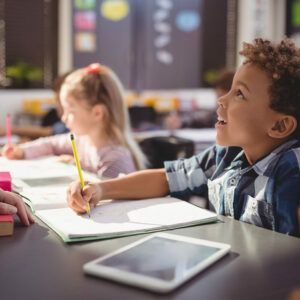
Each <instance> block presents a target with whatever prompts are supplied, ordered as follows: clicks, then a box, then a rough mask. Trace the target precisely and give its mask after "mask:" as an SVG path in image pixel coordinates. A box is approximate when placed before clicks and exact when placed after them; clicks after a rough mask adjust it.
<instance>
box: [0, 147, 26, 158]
mask: <svg viewBox="0 0 300 300" xmlns="http://www.w3.org/2000/svg"><path fill="white" fill-rule="evenodd" d="M1 154H2V155H3V156H5V157H6V158H8V159H24V156H25V154H24V150H23V149H22V148H20V147H19V146H17V145H5V146H4V147H3V148H2V153H1Z"/></svg>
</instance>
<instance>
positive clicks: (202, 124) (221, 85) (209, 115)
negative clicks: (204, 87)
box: [164, 69, 235, 130]
mask: <svg viewBox="0 0 300 300" xmlns="http://www.w3.org/2000/svg"><path fill="white" fill-rule="evenodd" d="M234 73H235V72H233V71H231V70H226V69H223V70H221V71H220V72H219V74H218V76H217V78H216V80H215V81H214V82H213V87H214V91H215V94H216V96H217V98H220V97H221V96H224V95H225V94H227V93H228V92H229V91H230V88H231V84H232V80H233V76H234ZM216 121H217V114H216V111H215V110H200V111H195V112H194V111H192V112H190V114H189V118H188V119H185V120H183V119H182V118H181V117H180V115H179V114H178V113H177V112H176V111H175V112H172V113H170V114H169V115H168V116H167V117H166V119H165V122H164V124H165V127H166V128H167V129H171V130H174V129H179V128H211V127H214V126H215V123H216Z"/></svg>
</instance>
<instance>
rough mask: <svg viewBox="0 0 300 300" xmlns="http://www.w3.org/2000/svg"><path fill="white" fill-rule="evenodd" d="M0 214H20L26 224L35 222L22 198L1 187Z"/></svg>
mask: <svg viewBox="0 0 300 300" xmlns="http://www.w3.org/2000/svg"><path fill="white" fill-rule="evenodd" d="M0 214H1V215H5V214H18V216H19V218H20V220H21V222H22V223H23V224H24V225H26V226H29V225H30V224H33V223H34V219H33V217H32V215H31V214H30V212H29V211H28V210H27V209H26V207H25V204H24V202H23V201H22V199H21V198H20V197H19V196H17V195H16V194H14V193H11V192H6V191H3V190H2V189H0Z"/></svg>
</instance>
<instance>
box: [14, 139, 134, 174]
mask: <svg viewBox="0 0 300 300" xmlns="http://www.w3.org/2000/svg"><path fill="white" fill-rule="evenodd" d="M76 146H77V151H78V156H79V158H80V164H81V167H82V169H83V170H85V171H88V172H91V173H95V174H97V175H98V177H100V178H115V177H117V176H118V175H119V174H120V173H122V174H128V173H131V172H133V171H135V170H136V168H135V165H134V161H133V157H132V155H131V152H130V151H129V149H127V148H125V147H123V146H120V145H108V146H105V147H102V148H99V149H97V148H96V147H95V146H93V145H91V144H90V143H89V141H88V139H87V137H86V136H78V137H77V138H76ZM20 147H21V148H22V149H23V150H24V154H25V159H33V158H37V157H42V156H48V155H63V154H67V155H73V152H72V146H71V141H70V137H69V134H59V135H55V136H51V137H46V138H40V139H37V140H35V141H31V142H28V143H24V144H22V145H20Z"/></svg>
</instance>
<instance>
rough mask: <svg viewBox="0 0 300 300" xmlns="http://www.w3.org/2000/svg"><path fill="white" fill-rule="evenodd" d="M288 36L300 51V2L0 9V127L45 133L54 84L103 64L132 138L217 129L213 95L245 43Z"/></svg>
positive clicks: (137, 0)
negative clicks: (117, 88) (37, 128)
mask: <svg viewBox="0 0 300 300" xmlns="http://www.w3.org/2000/svg"><path fill="white" fill-rule="evenodd" d="M284 36H289V37H291V38H293V39H294V40H295V41H296V42H297V43H300V0H26V1H24V0H0V88H1V90H0V107H1V112H0V124H4V123H5V116H6V114H7V113H10V114H11V115H12V120H13V124H14V125H18V126H23V125H27V124H30V125H32V124H35V125H41V122H42V121H41V120H42V118H43V116H44V115H45V114H47V113H48V112H49V110H50V109H52V108H53V107H55V101H54V92H53V82H54V80H55V78H57V76H58V75H61V74H63V73H65V72H68V71H70V70H73V69H74V68H78V67H83V66H86V65H88V64H90V63H93V62H101V63H103V64H105V65H108V66H110V67H111V68H112V69H113V70H114V71H115V72H116V73H117V74H118V76H119V77H120V79H121V80H122V82H123V84H124V87H125V89H126V99H125V100H126V103H127V105H128V107H129V108H130V117H131V122H132V125H133V127H134V130H135V131H137V132H139V131H145V130H149V129H178V128H182V127H186V128H189V127H193V125H191V124H192V122H189V120H191V119H197V120H198V121H199V120H200V122H198V125H197V126H195V127H197V128H201V127H202V128H207V127H208V128H209V127H213V123H212V122H209V120H207V118H208V116H209V112H211V111H214V110H215V107H216V98H217V96H216V93H215V90H214V89H213V87H216V86H215V82H216V79H217V78H218V76H219V74H220V72H223V71H224V70H231V71H234V70H235V69H236V68H237V66H238V65H239V64H240V63H241V61H240V58H239V56H238V51H239V49H240V48H241V45H242V42H243V41H252V40H253V39H254V38H256V37H264V38H268V39H270V40H273V41H278V40H280V39H281V38H282V37H284ZM172 115H173V116H174V115H177V116H179V120H180V122H179V123H176V122H177V121H178V119H177V120H175V122H173V121H172V120H171V122H168V121H170V120H168V118H170V116H171V119H172ZM166 118H167V122H166ZM172 122H173V123H172ZM196 123H197V122H196ZM170 124H171V125H170ZM184 124H185V125H184ZM199 124H201V125H199Z"/></svg>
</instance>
